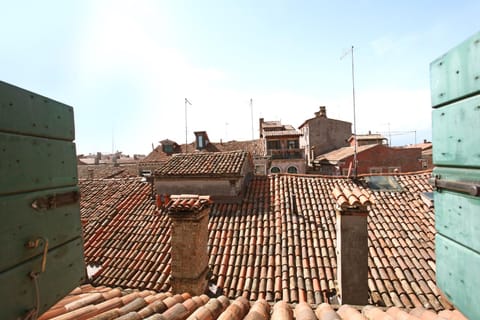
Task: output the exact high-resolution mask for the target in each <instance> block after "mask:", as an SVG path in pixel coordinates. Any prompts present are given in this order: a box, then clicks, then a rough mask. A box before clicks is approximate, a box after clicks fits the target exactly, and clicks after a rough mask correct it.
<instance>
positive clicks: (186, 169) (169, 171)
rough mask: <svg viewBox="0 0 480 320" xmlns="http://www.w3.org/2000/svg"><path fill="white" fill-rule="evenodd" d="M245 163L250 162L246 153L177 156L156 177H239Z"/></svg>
mask: <svg viewBox="0 0 480 320" xmlns="http://www.w3.org/2000/svg"><path fill="white" fill-rule="evenodd" d="M245 161H248V153H247V152H245V151H230V152H197V153H182V154H175V155H173V156H171V157H170V158H169V159H168V160H167V161H166V162H165V163H163V164H162V165H161V166H160V167H159V168H158V169H157V170H155V176H156V177H178V176H182V177H184V176H205V175H208V176H224V175H236V176H238V175H240V174H241V171H242V169H243V166H244V164H245Z"/></svg>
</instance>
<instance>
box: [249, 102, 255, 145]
mask: <svg viewBox="0 0 480 320" xmlns="http://www.w3.org/2000/svg"><path fill="white" fill-rule="evenodd" d="M250 114H251V116H252V140H253V139H254V134H253V99H252V98H250Z"/></svg>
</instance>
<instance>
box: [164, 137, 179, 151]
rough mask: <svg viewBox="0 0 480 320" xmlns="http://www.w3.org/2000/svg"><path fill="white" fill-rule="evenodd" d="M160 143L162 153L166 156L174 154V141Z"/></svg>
mask: <svg viewBox="0 0 480 320" xmlns="http://www.w3.org/2000/svg"><path fill="white" fill-rule="evenodd" d="M160 143H161V144H162V151H163V152H165V153H166V154H168V155H171V154H173V153H175V149H176V148H177V147H178V144H177V143H176V142H175V141H172V140H168V139H165V140H162V141H160Z"/></svg>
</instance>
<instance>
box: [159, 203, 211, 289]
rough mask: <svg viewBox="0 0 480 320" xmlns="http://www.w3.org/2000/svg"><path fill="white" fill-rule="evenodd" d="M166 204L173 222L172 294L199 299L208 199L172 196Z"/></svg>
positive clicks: (204, 272)
mask: <svg viewBox="0 0 480 320" xmlns="http://www.w3.org/2000/svg"><path fill="white" fill-rule="evenodd" d="M170 199H171V200H170V201H169V203H168V204H167V211H168V216H169V217H170V219H171V221H172V238H171V247H172V249H171V256H172V264H171V267H172V271H171V281H170V283H171V285H172V289H173V293H175V294H176V293H184V292H188V293H190V294H191V295H192V296H199V295H201V294H203V293H204V292H205V289H206V288H207V278H206V276H207V272H208V252H207V251H208V249H207V245H208V216H209V214H210V204H211V201H210V197H209V196H198V195H179V196H174V195H172V196H171V198H170Z"/></svg>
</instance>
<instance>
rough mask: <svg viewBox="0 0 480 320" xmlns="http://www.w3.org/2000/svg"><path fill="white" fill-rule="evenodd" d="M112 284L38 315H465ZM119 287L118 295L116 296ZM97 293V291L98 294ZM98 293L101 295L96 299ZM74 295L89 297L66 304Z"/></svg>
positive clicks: (201, 318)
mask: <svg viewBox="0 0 480 320" xmlns="http://www.w3.org/2000/svg"><path fill="white" fill-rule="evenodd" d="M105 291H107V292H110V293H111V292H112V291H111V289H110V288H106V287H101V286H100V287H93V286H91V285H84V286H82V287H79V288H76V289H75V290H73V291H72V292H71V293H70V294H69V295H68V296H66V297H65V298H63V299H62V300H61V301H59V302H58V303H57V304H56V305H54V306H53V307H52V308H51V309H50V310H48V311H47V312H46V313H44V314H43V315H41V316H40V318H39V319H40V320H49V319H55V320H61V319H63V320H65V319H97V320H100V319H103V320H105V319H124V320H125V319H159V320H166V319H168V320H185V319H189V320H259V319H260V320H269V319H272V320H275V319H280V320H288V319H291V320H293V319H295V320H317V319H319V320H325V319H328V320H340V319H342V320H366V319H372V320H380V319H384V320H430V319H432V320H445V319H447V320H448V319H451V320H466V318H465V317H464V316H463V315H462V314H461V313H460V312H458V311H457V310H453V311H452V310H443V311H440V312H439V313H438V314H437V313H436V312H433V311H431V310H426V309H424V308H415V309H412V310H408V309H401V308H398V307H390V308H382V309H380V308H378V307H374V306H370V305H368V306H364V307H361V306H357V307H352V306H348V305H343V306H340V307H339V306H334V305H329V304H327V303H322V304H320V305H318V306H316V307H315V306H312V305H311V304H308V303H306V302H301V303H298V304H297V305H296V306H292V305H290V304H288V303H286V302H285V301H278V302H276V303H272V305H273V308H271V305H270V304H269V303H267V301H265V300H262V299H260V300H256V301H255V302H253V303H252V304H250V303H249V302H248V301H247V300H246V299H245V298H244V297H239V298H237V299H236V300H234V301H230V300H229V299H228V298H226V297H225V296H220V297H218V298H209V297H207V296H206V295H201V296H194V297H192V296H190V294H188V293H184V294H177V295H175V296H171V294H169V293H157V292H155V291H150V290H144V291H137V290H135V291H130V292H128V291H119V290H116V289H115V295H113V294H107V295H103V294H102V293H103V292H105ZM117 293H120V296H117ZM99 294H100V295H99ZM99 297H102V298H103V299H99ZM72 301H83V302H86V301H89V303H88V304H85V305H82V304H83V303H79V304H74V305H71V306H72V308H70V309H68V310H67V309H66V308H64V306H65V305H70V303H72Z"/></svg>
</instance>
